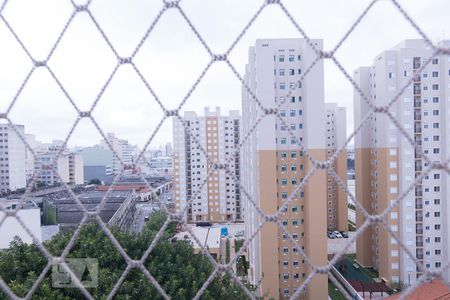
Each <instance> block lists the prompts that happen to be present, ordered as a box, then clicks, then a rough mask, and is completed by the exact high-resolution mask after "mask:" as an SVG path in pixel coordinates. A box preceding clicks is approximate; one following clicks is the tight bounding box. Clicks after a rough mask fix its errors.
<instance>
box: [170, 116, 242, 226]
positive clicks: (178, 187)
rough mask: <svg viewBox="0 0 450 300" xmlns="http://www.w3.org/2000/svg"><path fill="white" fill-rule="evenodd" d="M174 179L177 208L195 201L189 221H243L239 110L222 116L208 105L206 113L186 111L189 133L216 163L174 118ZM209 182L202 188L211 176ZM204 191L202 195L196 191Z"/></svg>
mask: <svg viewBox="0 0 450 300" xmlns="http://www.w3.org/2000/svg"><path fill="white" fill-rule="evenodd" d="M173 120H174V121H173V122H174V123H173V144H174V150H173V168H174V169H173V172H174V174H173V178H174V201H175V209H176V211H177V212H181V211H183V210H184V208H185V207H186V203H187V201H189V200H190V199H192V197H194V196H195V198H193V199H192V203H191V204H190V205H189V208H188V210H187V218H188V221H189V222H200V221H212V222H225V221H242V220H243V219H242V211H241V197H240V191H239V186H238V183H236V181H237V182H239V179H240V169H239V152H237V153H236V152H235V151H236V146H237V145H238V143H239V136H240V122H241V121H240V120H241V117H240V115H239V112H238V111H230V112H229V115H228V116H222V115H221V114H220V109H219V108H218V107H217V108H216V110H215V111H210V110H209V109H208V108H205V115H204V116H197V114H196V113H195V112H185V113H184V117H183V120H184V121H185V123H186V126H187V127H188V130H189V132H190V133H191V134H192V135H193V136H194V137H195V138H196V139H197V141H198V142H199V143H200V145H201V146H202V147H203V149H205V150H206V151H207V154H208V156H209V158H210V159H211V160H212V162H208V161H207V158H206V156H205V155H204V154H203V153H202V151H201V150H200V147H199V146H198V144H197V143H196V142H195V141H193V140H192V138H191V137H190V136H189V135H188V134H187V133H186V130H185V128H184V127H183V125H182V124H181V123H180V121H179V120H178V119H175V118H174V119H173ZM213 163H219V164H227V165H228V169H229V170H230V172H232V174H229V173H227V172H226V171H225V170H223V169H222V170H214V169H213V168H214V166H213V165H212V164H213ZM209 173H211V174H210V176H209V178H208V181H207V184H205V185H204V186H203V188H201V187H202V184H203V182H204V180H205V179H206V177H207V175H208V174H209ZM198 190H200V192H199V193H198V194H196V191H198Z"/></svg>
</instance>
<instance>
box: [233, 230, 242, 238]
mask: <svg viewBox="0 0 450 300" xmlns="http://www.w3.org/2000/svg"><path fill="white" fill-rule="evenodd" d="M243 236H244V231H243V230H242V231H238V232H236V233H235V234H234V237H243Z"/></svg>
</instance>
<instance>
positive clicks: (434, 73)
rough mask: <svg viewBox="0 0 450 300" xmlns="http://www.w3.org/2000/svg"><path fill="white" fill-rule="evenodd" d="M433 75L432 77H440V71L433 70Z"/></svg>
mask: <svg viewBox="0 0 450 300" xmlns="http://www.w3.org/2000/svg"><path fill="white" fill-rule="evenodd" d="M431 76H432V77H439V72H438V71H433V72H432V73H431Z"/></svg>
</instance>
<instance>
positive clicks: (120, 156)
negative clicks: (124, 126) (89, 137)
mask: <svg viewBox="0 0 450 300" xmlns="http://www.w3.org/2000/svg"><path fill="white" fill-rule="evenodd" d="M106 139H107V141H108V142H109V144H110V145H111V147H112V150H114V153H113V166H112V171H113V174H119V173H120V171H121V170H122V166H121V163H120V161H122V163H123V164H124V165H131V164H132V163H133V158H132V157H133V146H131V145H130V144H129V143H128V141H127V140H122V139H119V138H117V137H116V136H115V135H114V133H108V135H107V137H106ZM101 146H102V147H103V148H105V149H111V148H110V147H109V146H108V143H107V142H106V141H105V140H102V141H101ZM131 173H132V170H131V169H126V170H124V172H123V174H124V175H129V174H131Z"/></svg>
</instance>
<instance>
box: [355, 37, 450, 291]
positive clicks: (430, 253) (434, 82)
mask: <svg viewBox="0 0 450 300" xmlns="http://www.w3.org/2000/svg"><path fill="white" fill-rule="evenodd" d="M441 46H444V47H449V46H450V41H445V42H441ZM432 54H433V50H432V49H430V48H428V47H427V45H426V43H425V41H423V40H405V41H403V42H402V43H400V44H399V45H397V46H396V47H394V48H392V49H390V50H387V51H384V52H383V53H381V54H380V55H378V56H377V57H376V58H375V59H374V62H373V64H372V65H371V66H369V67H361V68H359V69H357V70H356V71H355V72H354V79H355V81H356V82H357V83H358V85H359V86H360V88H361V90H362V92H363V93H364V95H366V97H367V99H364V98H362V97H361V96H360V94H359V93H358V92H356V91H355V93H354V107H355V111H354V114H355V115H354V116H355V118H354V119H355V127H356V126H359V124H360V123H361V122H362V120H363V119H364V118H366V116H367V114H368V113H369V111H371V110H372V108H371V105H375V106H387V105H388V103H389V102H390V101H391V100H392V99H394V98H395V97H396V96H397V94H398V93H399V92H401V94H400V96H399V97H398V99H397V101H395V102H394V103H393V104H392V105H391V106H390V107H389V108H388V110H389V112H390V113H391V114H392V116H394V118H395V119H396V120H397V121H398V122H399V124H400V126H401V127H402V128H403V129H404V130H405V132H406V133H407V134H408V135H409V137H410V138H411V139H412V140H413V141H414V142H415V145H417V148H415V147H414V146H413V145H412V144H411V143H410V142H409V141H408V140H407V139H406V137H405V136H404V135H403V134H402V133H401V132H400V131H399V129H398V128H397V126H396V125H394V123H393V122H392V121H391V120H390V119H389V118H388V116H387V115H386V114H382V113H376V114H373V115H371V116H370V117H369V118H368V119H367V121H366V122H365V123H364V125H363V127H362V129H361V131H360V132H359V133H358V134H357V136H356V138H355V169H356V197H357V199H358V200H359V201H360V203H361V204H362V205H363V206H364V208H365V209H366V210H367V211H368V212H369V213H370V214H379V213H382V212H383V211H384V210H385V209H386V208H387V207H388V206H390V205H391V203H393V201H395V199H397V198H398V197H400V196H401V195H402V194H403V193H404V192H406V191H407V189H408V188H410V187H412V190H411V191H410V192H408V193H407V194H406V196H405V197H404V198H403V199H402V200H401V201H400V203H399V205H398V206H397V207H395V208H394V209H393V210H391V212H390V213H389V214H388V215H387V220H386V221H387V224H388V225H389V227H390V229H391V230H392V231H394V232H395V233H396V234H397V236H398V237H399V238H400V241H401V243H402V244H403V246H404V247H406V248H407V249H409V251H411V253H413V254H414V255H415V257H416V258H417V259H418V260H419V261H420V262H422V263H423V264H424V266H425V268H427V269H430V270H439V269H440V267H441V266H443V265H444V262H446V261H448V259H449V257H450V247H449V245H450V236H449V229H448V228H450V227H449V220H450V206H449V205H448V203H447V201H446V200H447V199H449V196H450V189H448V186H450V181H449V180H450V179H449V177H448V176H447V175H446V173H445V172H444V171H440V170H433V171H431V172H430V173H429V174H426V176H424V177H423V178H422V179H421V180H420V178H421V177H420V176H421V175H422V172H423V171H425V170H427V169H428V168H429V167H430V166H429V162H427V161H426V159H424V157H423V156H422V154H425V155H426V156H427V157H428V158H429V159H430V161H432V162H434V161H436V162H443V161H446V160H447V158H448V157H449V156H450V137H449V134H448V132H449V130H450V119H449V118H450V96H449V95H450V59H449V58H448V57H446V56H443V55H442V56H436V57H433V58H431V59H430V57H431V56H432ZM423 67H424V69H423V70H422V71H418V70H420V69H421V68H423ZM416 71H418V72H420V73H419V74H418V75H417V76H415V77H414V79H413V81H412V83H411V84H410V85H409V86H408V87H407V88H406V89H405V90H404V91H402V90H401V89H402V88H403V87H404V86H406V85H407V83H408V82H409V81H410V80H411V78H412V77H413V74H415V72H416ZM416 179H418V180H419V181H418V182H417V184H414V183H415V181H416ZM364 221H365V220H364V219H363V216H362V215H361V214H360V213H357V216H356V225H357V227H358V228H359V227H360V226H361V225H362V224H363V222H364ZM357 260H358V261H359V262H360V263H361V264H362V265H365V266H373V267H374V268H375V269H377V270H378V272H379V273H380V277H381V278H383V279H385V280H386V281H387V282H388V283H393V282H402V283H405V284H407V285H408V284H414V282H415V281H416V278H417V277H418V276H420V275H421V274H422V273H421V271H420V270H419V269H418V268H417V267H416V264H415V262H414V261H413V260H412V259H411V258H410V257H409V256H408V255H407V254H406V252H405V251H403V250H402V249H401V248H400V246H399V244H398V243H397V241H396V240H395V239H394V238H392V236H391V235H390V233H389V232H388V231H387V230H386V229H385V228H384V227H382V226H381V225H378V226H372V227H370V228H368V229H367V230H365V231H364V233H363V234H362V236H361V238H359V239H358V240H357ZM444 276H445V278H446V280H449V271H448V270H447V271H445V272H444Z"/></svg>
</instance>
